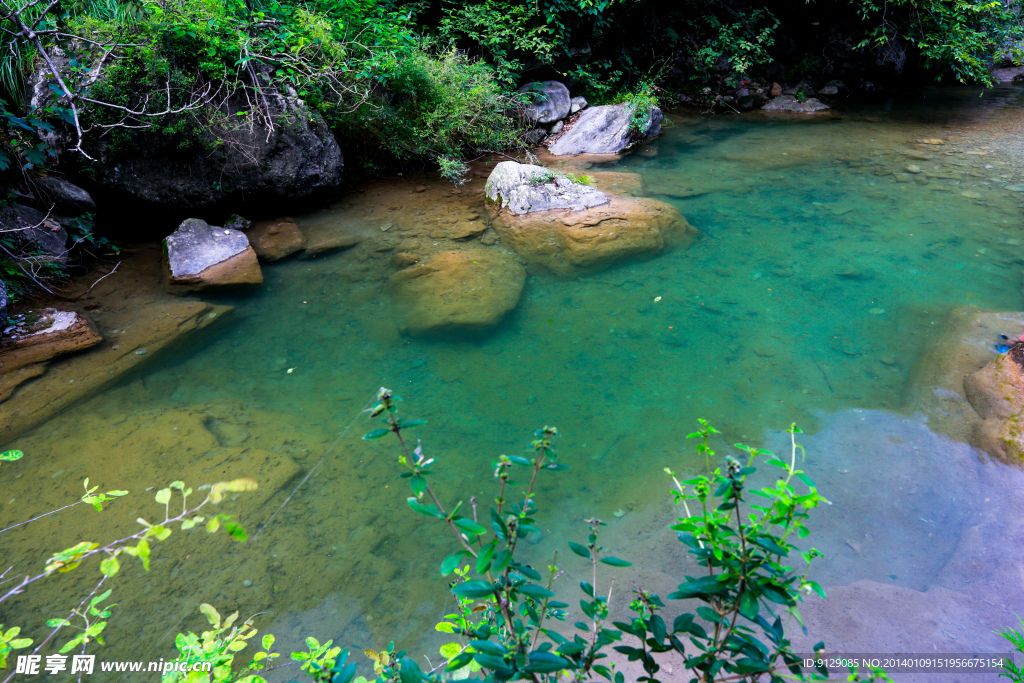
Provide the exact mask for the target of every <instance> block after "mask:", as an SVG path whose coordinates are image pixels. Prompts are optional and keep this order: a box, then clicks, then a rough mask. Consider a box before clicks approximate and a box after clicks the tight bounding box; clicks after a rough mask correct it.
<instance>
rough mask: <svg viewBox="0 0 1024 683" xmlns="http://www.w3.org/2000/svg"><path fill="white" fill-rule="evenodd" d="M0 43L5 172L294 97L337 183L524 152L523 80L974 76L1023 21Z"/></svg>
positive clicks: (46, 29) (334, 1)
mask: <svg viewBox="0 0 1024 683" xmlns="http://www.w3.org/2000/svg"><path fill="white" fill-rule="evenodd" d="M0 35H2V36H3V40H4V49H3V50H2V51H0V99H2V102H0V104H2V106H3V110H2V111H0V115H2V117H3V118H2V125H0V176H3V181H4V184H5V185H6V186H7V187H8V188H18V187H19V186H20V188H21V189H22V191H25V188H26V185H25V181H26V180H27V179H28V178H29V177H31V176H35V175H40V174H43V173H45V172H46V170H47V169H48V168H51V167H52V166H53V165H54V164H56V163H57V156H58V152H60V153H61V155H60V156H61V158H60V160H59V163H60V165H62V166H63V167H64V169H65V170H68V169H74V170H75V171H76V172H77V173H78V174H79V175H82V174H85V175H88V173H89V172H90V165H91V164H94V163H95V160H96V159H104V160H105V162H109V161H110V160H111V159H112V158H114V159H116V158H118V157H119V156H121V157H123V156H125V155H127V156H131V155H132V154H134V153H137V152H138V151H139V150H140V149H143V148H145V149H147V150H150V151H152V150H154V149H158V150H159V154H162V155H167V156H171V155H176V154H177V155H187V154H193V155H195V154H204V153H209V152H211V151H215V150H217V149H218V148H223V147H224V146H225V145H226V144H230V132H231V131H237V130H239V129H240V128H243V127H245V128H248V130H249V131H250V134H252V135H256V134H258V133H259V132H260V131H268V132H269V131H270V130H272V129H273V128H274V126H278V125H282V124H283V123H286V122H287V121H286V117H283V115H282V113H281V105H280V102H282V101H289V102H294V101H296V100H297V99H301V100H302V101H304V102H305V103H306V105H307V106H308V107H309V108H311V109H312V110H314V111H316V112H318V113H319V115H320V116H322V117H323V119H324V121H325V122H326V124H327V126H328V127H329V129H330V133H331V134H333V135H334V136H335V137H336V138H337V139H338V141H339V142H340V143H341V147H342V150H343V152H344V157H345V173H346V176H347V177H348V178H349V179H352V180H356V179H360V178H365V177H367V176H370V175H379V174H382V173H387V172H393V171H396V170H399V169H402V168H407V167H410V166H412V167H419V168H423V167H424V166H430V165H434V166H440V167H441V169H442V171H443V172H444V173H445V175H446V176H448V177H451V178H457V177H459V176H460V174H461V173H462V172H463V171H464V170H465V166H464V160H465V159H468V158H471V157H475V156H478V155H480V154H483V153H486V152H488V151H495V150H508V149H510V148H515V147H517V146H521V145H522V144H523V143H522V138H521V133H522V132H523V128H524V125H523V122H522V121H521V120H519V119H517V116H516V112H517V111H518V108H517V98H518V96H517V94H516V92H515V91H516V88H517V87H518V86H520V85H522V84H523V83H525V82H527V81H532V80H543V79H558V80H561V81H563V82H565V83H566V84H567V85H568V86H569V87H570V89H571V90H572V91H573V93H574V94H582V95H584V96H586V97H587V98H588V100H589V101H590V102H591V103H597V104H599V103H607V102H613V101H622V100H631V101H633V102H643V103H644V104H649V103H652V102H655V101H656V100H658V99H660V100H661V103H662V105H663V106H664V105H671V104H673V103H677V102H678V101H679V100H680V99H683V100H684V101H691V102H692V101H698V102H702V103H705V104H707V105H709V106H711V107H713V106H714V105H715V104H716V102H717V101H716V99H715V97H716V95H718V94H721V93H730V92H733V91H734V90H735V89H736V88H738V87H740V86H742V85H743V84H745V83H748V82H750V81H752V80H753V81H756V82H758V83H760V84H761V85H766V84H769V83H771V82H772V81H778V82H789V83H796V82H797V81H799V80H801V79H806V80H808V81H810V82H812V83H817V84H819V85H820V84H821V83H824V82H825V81H827V80H828V79H832V78H842V79H846V80H848V81H849V84H850V86H851V87H853V88H856V87H858V86H865V85H867V84H868V83H869V82H870V83H871V84H872V85H880V84H883V83H885V82H886V81H889V80H894V79H899V78H903V79H909V80H912V81H917V82H921V81H924V80H940V81H941V80H944V81H946V82H949V81H961V82H987V81H988V80H989V78H990V76H989V70H990V67H991V66H992V65H993V63H994V62H995V61H996V60H1004V61H1005V60H1010V61H1012V60H1014V59H1016V54H1017V50H1016V45H1018V44H1019V42H1020V41H1021V39H1022V28H1021V21H1020V19H1019V15H1018V12H1017V9H1016V8H1015V7H1013V6H1011V5H1009V4H1004V3H1002V2H999V1H989V0H890V1H888V2H879V1H878V0H813V1H812V2H809V3H806V4H805V3H796V4H793V3H785V2H781V1H780V0H767V1H765V2H756V1H753V0H733V1H730V2H710V1H708V0H685V1H684V2H678V3H675V2H665V1H664V0H534V1H533V2H520V1H519V0H462V1H460V2H454V1H452V0H417V1H415V2H413V1H412V0H160V1H159V2H155V1H145V2H139V1H137V0H53V1H52V2H43V1H42V0H19V1H18V2H13V3H4V4H3V9H2V10H0ZM40 72H42V73H47V72H52V73H53V74H55V75H56V78H55V79H53V78H51V82H49V83H48V84H47V83H43V84H42V85H40V83H39V79H38V78H37V79H33V78H32V74H33V73H36V74H39V73H40ZM29 85H33V86H34V88H35V90H34V93H33V96H32V97H30V96H29V94H28V92H27V90H28V86H29ZM47 85H48V88H47ZM154 134H156V138H154ZM154 139H156V140H158V144H155V145H154ZM12 198H13V195H12ZM5 237H6V236H4V235H2V234H0V246H2V247H3V248H4V249H6V250H8V251H10V252H11V253H15V252H17V253H18V254H20V252H18V248H19V247H18V245H16V244H14V243H13V242H11V241H10V240H7V241H5V239H4V238H5ZM37 257H38V255H35V254H27V255H19V256H17V257H16V258H15V257H11V256H10V254H8V255H7V256H4V259H7V260H6V261H4V262H3V264H0V265H2V268H0V270H2V271H3V272H6V273H7V275H8V276H11V277H13V278H14V279H13V280H11V279H10V277H7V278H6V279H7V281H8V283H9V284H12V285H13V289H14V290H15V292H16V291H17V289H18V280H21V281H23V282H27V283H28V284H29V285H31V286H35V285H36V284H37V282H35V281H39V282H41V281H42V280H41V278H43V279H45V278H46V277H49V276H50V275H51V274H50V273H48V272H44V269H41V268H40V267H38V266H33V267H34V268H35V272H34V273H33V274H31V276H30V277H26V274H25V268H24V265H25V263H26V261H24V260H21V261H18V259H25V258H29V259H31V258H37ZM11 258H15V261H17V263H15V265H12V264H11V262H10V260H11ZM44 260H45V259H44ZM0 261H3V259H0ZM47 263H48V265H47V268H50V269H51V270H53V269H55V270H54V272H55V274H57V275H59V274H60V272H62V271H63V268H64V265H63V261H62V262H61V263H53V262H47ZM0 277H5V276H3V275H2V274H0Z"/></svg>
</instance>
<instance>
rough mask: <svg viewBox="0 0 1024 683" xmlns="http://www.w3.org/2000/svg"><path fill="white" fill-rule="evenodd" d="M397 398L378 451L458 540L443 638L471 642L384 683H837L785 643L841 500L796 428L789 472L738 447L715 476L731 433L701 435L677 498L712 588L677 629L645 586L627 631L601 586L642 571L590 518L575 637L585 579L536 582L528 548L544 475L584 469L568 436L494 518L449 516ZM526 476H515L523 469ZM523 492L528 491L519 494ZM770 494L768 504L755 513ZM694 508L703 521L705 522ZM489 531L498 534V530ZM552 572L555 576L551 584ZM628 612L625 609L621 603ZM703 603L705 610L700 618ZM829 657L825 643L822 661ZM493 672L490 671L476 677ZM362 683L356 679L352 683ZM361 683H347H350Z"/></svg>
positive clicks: (385, 668)
mask: <svg viewBox="0 0 1024 683" xmlns="http://www.w3.org/2000/svg"><path fill="white" fill-rule="evenodd" d="M397 400H398V399H397V397H396V396H394V394H393V393H392V392H391V391H390V390H388V389H383V388H382V389H381V390H380V391H379V392H378V395H377V402H376V404H375V405H374V407H373V408H372V409H371V410H370V414H371V416H372V417H381V416H383V421H384V424H385V426H384V427H383V428H379V429H375V430H373V431H371V432H369V433H368V434H366V435H365V436H364V437H363V438H364V439H368V440H372V439H379V438H383V437H386V436H388V435H390V434H394V435H395V438H396V439H397V441H398V443H399V446H400V448H401V454H400V455H399V463H400V464H401V465H402V466H403V467H404V468H405V470H406V471H405V472H403V473H402V475H401V476H402V477H403V478H405V479H408V480H409V484H410V488H411V490H412V494H413V495H412V496H410V497H409V498H408V499H407V502H408V504H409V506H410V508H412V509H413V510H414V511H415V512H417V513H419V514H422V515H424V516H427V517H430V518H432V519H436V520H437V521H438V522H440V523H441V524H442V525H444V526H445V527H446V528H447V529H448V532H449V533H451V534H452V536H453V538H454V539H455V542H456V544H457V548H458V549H457V550H456V552H455V553H453V554H451V555H449V556H448V557H446V558H445V559H444V561H443V562H442V563H441V573H442V575H445V576H447V575H451V574H453V573H454V574H455V575H456V579H455V580H454V581H453V582H452V584H451V591H452V593H453V594H454V596H455V598H456V603H457V605H458V609H457V611H456V612H454V613H452V614H449V615H447V616H446V617H445V619H444V621H442V622H441V623H440V624H439V625H438V630H441V631H444V632H446V633H450V634H452V635H453V636H456V637H457V638H459V640H458V642H456V643H451V644H449V645H447V646H445V649H443V650H442V652H443V654H444V655H445V658H446V661H445V662H444V663H442V664H441V665H440V666H437V667H434V668H433V669H431V670H429V671H424V670H422V669H421V668H420V666H419V665H418V664H417V663H416V662H415V661H414V660H412V659H411V658H410V657H408V656H407V655H404V654H403V653H398V654H395V655H394V656H391V657H389V658H388V659H387V661H386V665H384V664H383V663H382V661H380V660H378V661H377V662H376V666H375V672H376V673H377V675H378V679H377V680H378V681H382V682H387V683H398V682H399V681H401V683H412V682H418V681H430V682H436V681H440V680H442V678H441V677H442V675H443V673H442V671H441V670H442V669H443V670H444V672H447V673H449V674H452V673H455V672H458V676H459V677H460V678H461V677H466V676H471V675H472V674H473V673H477V674H478V676H477V677H476V680H488V681H490V680H494V681H507V680H528V681H535V682H537V683H540V682H541V681H550V682H552V683H553V682H554V681H555V680H556V679H557V680H571V681H585V680H593V679H594V678H595V677H600V678H604V679H606V680H608V681H611V682H612V683H622V681H624V676H623V674H622V672H621V671H616V670H615V666H614V664H609V662H608V661H607V658H608V655H609V652H608V651H609V650H614V651H616V652H618V653H619V654H620V655H625V656H626V658H627V659H628V660H630V661H638V662H640V663H641V665H642V666H643V668H644V671H645V672H646V675H645V676H644V677H643V678H641V679H640V680H643V681H647V682H649V683H657V682H658V681H659V680H660V679H659V678H658V677H657V676H658V673H659V672H660V671H661V663H660V662H659V659H660V658H661V656H663V655H664V654H666V653H669V652H675V653H677V654H679V655H681V656H682V657H684V660H685V665H686V668H687V670H688V671H689V672H690V674H691V675H693V676H694V678H693V679H692V680H696V681H701V682H708V683H709V682H711V681H750V682H753V681H759V680H765V677H768V678H769V679H770V680H773V681H776V680H778V681H781V680H783V679H784V678H785V679H791V680H823V678H822V677H823V676H826V675H827V672H826V671H825V670H824V669H821V670H811V671H804V669H803V668H802V666H801V664H802V662H801V660H800V659H799V658H798V657H797V656H796V655H795V654H794V652H793V650H792V645H791V643H790V641H789V640H788V639H787V638H786V637H785V624H784V622H783V619H784V618H790V617H791V618H795V619H796V620H797V621H799V620H800V614H799V609H798V607H799V604H800V602H801V601H802V600H803V599H804V597H805V596H808V595H811V594H817V595H819V596H821V597H822V598H824V595H825V594H824V591H823V590H822V588H821V586H819V585H818V584H817V583H815V582H814V581H811V580H809V579H808V571H809V569H810V566H811V563H812V562H813V561H814V560H815V559H817V558H818V557H820V556H821V553H820V552H818V551H817V550H815V549H813V548H811V549H809V550H807V551H801V550H800V549H799V548H798V547H797V546H796V545H795V540H796V539H803V538H805V537H806V536H807V535H808V534H809V533H810V532H809V530H808V528H807V525H806V523H807V521H808V520H809V518H810V514H811V511H812V510H814V509H815V508H817V507H818V506H819V505H821V504H823V503H827V501H826V500H825V499H824V498H823V497H822V496H821V495H820V494H819V493H818V491H817V489H816V487H815V485H814V482H813V481H812V480H811V479H810V477H808V476H807V474H806V473H805V472H803V471H802V470H799V469H797V467H796V462H797V460H796V454H797V451H798V450H801V447H800V445H799V444H798V443H797V442H796V434H798V433H799V431H800V430H799V429H797V428H796V427H795V425H794V426H792V427H791V428H790V430H789V434H790V436H791V449H790V451H791V452H790V457H789V459H788V462H786V461H784V460H782V459H779V458H776V457H775V456H774V455H773V454H772V453H770V452H769V451H767V450H764V449H758V448H753V447H749V446H745V445H742V444H737V446H736V448H737V450H738V451H739V452H740V453H741V454H742V455H743V461H740V460H739V459H737V458H735V457H732V456H730V457H727V458H726V461H725V465H724V468H723V467H717V468H716V469H714V470H713V471H710V464H711V458H712V456H714V455H715V452H714V450H713V449H712V448H711V447H710V445H709V440H710V438H711V437H712V435H714V434H718V431H717V430H715V429H714V427H712V426H711V425H709V424H708V423H707V422H706V421H703V420H702V421H701V423H700V424H701V429H700V430H699V431H697V432H695V433H693V434H691V435H690V436H691V437H694V438H700V439H701V441H700V444H699V445H698V452H700V453H702V454H703V455H705V457H706V459H707V464H708V466H709V473H708V474H706V475H702V476H699V477H696V478H693V479H688V480H686V481H682V482H680V481H679V480H678V479H677V478H676V477H675V475H674V474H673V473H672V472H671V471H669V474H670V475H671V476H672V478H673V481H674V482H675V485H676V490H675V491H674V494H675V496H676V501H677V503H679V504H681V505H682V506H683V509H684V510H685V511H686V514H685V516H683V517H680V518H679V520H678V523H677V524H676V525H674V526H673V527H672V529H673V530H675V531H676V532H677V536H678V538H679V540H680V541H681V542H682V543H683V544H684V545H685V546H686V547H687V548H688V551H689V553H690V555H691V556H692V557H693V559H694V561H695V564H694V567H695V569H696V570H697V571H696V572H695V573H696V574H699V576H689V575H687V576H685V577H684V580H683V582H682V583H680V584H679V587H678V590H677V591H675V592H673V593H670V594H669V595H668V596H666V598H665V600H670V601H675V600H678V601H685V602H684V603H683V605H684V613H683V614H680V615H679V616H677V617H675V618H674V620H673V621H672V623H671V625H670V624H668V622H667V621H666V620H665V617H664V616H663V613H664V611H665V609H666V603H665V600H663V599H662V598H661V597H660V596H658V595H656V594H654V593H652V592H650V591H647V590H645V589H644V588H643V587H638V588H636V589H634V590H633V591H632V597H631V599H630V602H629V611H630V612H631V613H632V615H633V616H632V618H631V619H630V620H628V621H611V620H610V616H609V615H610V614H611V607H612V603H613V600H614V599H615V598H616V597H617V596H618V593H617V592H616V591H615V590H614V584H615V582H614V580H611V581H608V583H607V585H599V579H600V578H601V577H600V576H599V574H598V565H599V564H600V565H606V566H609V567H613V568H623V569H624V568H628V567H630V566H631V563H630V562H628V561H627V560H624V559H620V558H618V557H615V556H613V555H610V554H608V553H606V552H605V550H604V548H603V547H602V546H601V545H600V544H599V534H600V530H601V529H602V528H603V527H604V526H605V523H604V522H602V521H601V520H600V519H597V518H591V519H587V520H585V521H586V524H587V529H588V532H587V535H586V539H585V542H584V543H576V542H569V543H568V548H569V550H570V552H572V553H573V554H574V555H576V556H578V557H580V558H582V559H584V560H586V561H587V563H588V566H587V569H586V572H585V574H584V576H585V577H586V578H584V579H583V580H582V581H580V583H579V590H580V591H581V592H582V593H583V599H582V600H581V601H580V603H579V604H580V610H581V611H582V613H583V615H584V616H585V618H586V620H584V621H578V622H576V623H575V625H574V627H573V629H569V628H567V627H565V626H560V625H559V624H560V623H562V622H565V621H566V618H567V615H568V610H569V609H570V606H569V603H568V602H565V601H563V600H560V599H559V596H558V595H557V593H556V588H558V587H559V585H558V581H559V579H561V578H562V577H563V576H564V575H565V574H566V573H567V572H569V571H575V570H573V569H572V568H571V567H562V566H560V565H559V564H558V554H557V553H555V554H554V556H553V557H552V560H551V562H550V563H549V564H548V565H547V566H546V567H542V568H536V567H534V566H532V565H531V564H529V563H527V562H523V561H522V560H521V559H520V558H519V554H520V553H519V552H518V551H519V542H520V540H522V539H523V538H524V537H526V536H527V535H529V534H530V533H533V532H535V531H536V530H537V526H536V524H537V522H536V519H537V517H536V516H537V514H538V512H539V508H538V505H537V501H536V495H535V488H536V484H537V479H538V477H539V476H541V475H542V474H544V475H546V474H547V473H553V472H559V471H564V470H567V469H568V466H567V465H565V464H564V463H562V462H560V460H559V459H558V456H557V454H556V452H555V450H554V448H553V442H554V440H555V439H556V438H557V437H558V435H559V433H558V430H557V429H556V428H554V427H544V428H542V429H540V430H538V431H537V432H536V433H535V434H534V440H533V441H532V442H531V444H530V448H529V451H528V455H502V456H499V457H498V458H497V459H496V460H494V461H493V463H492V471H493V473H494V477H495V479H496V480H497V495H496V497H495V498H494V500H493V502H492V504H491V505H490V506H488V509H484V507H483V506H482V505H478V502H477V500H476V498H470V499H469V504H468V508H469V509H468V510H466V509H465V508H466V506H465V505H464V501H459V502H458V503H455V504H454V505H451V506H447V505H445V504H444V502H443V501H442V497H441V496H440V495H439V494H438V492H437V491H435V489H434V488H433V487H432V486H431V485H430V484H429V483H428V479H429V477H430V476H431V475H432V474H433V472H434V469H435V468H436V467H437V465H438V460H437V458H435V457H430V456H428V455H427V454H426V453H425V451H424V447H423V445H422V444H417V445H415V446H414V447H410V444H409V442H408V441H407V438H406V436H405V435H404V431H405V430H406V429H409V428H412V427H416V426H419V425H421V424H423V421H422V420H411V419H407V418H404V417H399V416H398V406H397V403H396V402H397ZM762 460H763V463H764V465H766V466H767V467H769V468H772V469H771V470H770V471H777V472H776V474H775V480H774V483H773V484H772V485H770V486H766V487H763V488H760V489H751V488H750V481H749V480H750V477H751V476H753V475H754V474H755V473H756V472H757V468H755V466H754V465H755V462H758V463H760V461H762ZM520 468H522V470H525V471H524V473H523V476H522V477H514V476H513V475H514V472H515V471H516V470H519V469H520ZM516 479H520V480H521V481H522V482H523V483H524V488H521V489H519V491H518V493H516V490H517V488H519V487H518V486H517V485H516V483H515V481H516ZM752 495H753V496H756V497H757V499H758V502H757V503H751V502H748V496H752ZM691 504H693V509H691ZM485 524H486V525H487V526H485ZM542 570H543V571H542ZM620 599H622V598H620ZM694 604H696V605H697V606H696V609H694V610H693V611H685V610H686V608H687V607H690V606H692V605H694ZM822 648H824V644H823V643H819V645H818V649H819V650H820V649H822ZM477 668H479V671H478V672H475V671H474V670H475V669H477ZM352 675H353V676H354V671H353V672H352ZM350 679H351V676H350V677H349V678H346V679H342V680H340V683H348V681H349V680H350ZM849 680H889V679H888V677H887V676H886V675H885V674H884V672H881V671H878V670H872V671H870V672H867V673H865V674H860V673H857V672H853V673H852V674H851V677H850V679H849Z"/></svg>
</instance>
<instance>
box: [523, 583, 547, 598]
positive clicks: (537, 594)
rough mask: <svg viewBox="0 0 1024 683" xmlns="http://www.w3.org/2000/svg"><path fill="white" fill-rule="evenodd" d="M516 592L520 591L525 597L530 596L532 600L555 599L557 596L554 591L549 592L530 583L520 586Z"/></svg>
mask: <svg viewBox="0 0 1024 683" xmlns="http://www.w3.org/2000/svg"><path fill="white" fill-rule="evenodd" d="M516 590H518V591H519V592H520V593H522V594H523V595H529V596H530V597H531V598H553V597H555V594H554V593H553V592H552V591H549V590H548V589H547V588H544V587H543V586H538V585H537V584H535V583H528V584H525V585H523V586H519V588H517V589H516Z"/></svg>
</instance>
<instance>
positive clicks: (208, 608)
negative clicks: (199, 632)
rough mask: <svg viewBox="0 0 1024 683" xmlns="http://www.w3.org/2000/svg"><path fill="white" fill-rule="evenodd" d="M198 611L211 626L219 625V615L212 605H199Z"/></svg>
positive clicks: (205, 603)
mask: <svg viewBox="0 0 1024 683" xmlns="http://www.w3.org/2000/svg"><path fill="white" fill-rule="evenodd" d="M199 611H200V612H202V613H203V614H204V615H206V619H207V621H209V622H210V625H211V626H217V624H219V623H220V613H219V612H218V611H217V610H216V609H215V608H214V606H213V605H211V604H209V603H207V602H204V603H203V604H201V605H199Z"/></svg>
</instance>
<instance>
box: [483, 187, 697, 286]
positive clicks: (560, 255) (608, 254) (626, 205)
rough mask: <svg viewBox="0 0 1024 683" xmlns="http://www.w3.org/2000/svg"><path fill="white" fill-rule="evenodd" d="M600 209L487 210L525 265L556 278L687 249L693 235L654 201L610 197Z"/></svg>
mask: <svg viewBox="0 0 1024 683" xmlns="http://www.w3.org/2000/svg"><path fill="white" fill-rule="evenodd" d="M609 200H610V201H609V202H608V203H607V204H605V205H602V206H597V207H593V208H589V209H586V210H585V211H578V212H574V213H562V212H555V211H548V212H541V213H530V214H527V215H516V214H513V213H511V212H508V211H502V210H499V209H497V207H492V211H493V225H494V229H495V230H496V231H497V232H498V234H499V235H500V236H501V239H502V241H503V242H504V243H505V244H507V245H508V246H510V247H511V248H512V249H514V250H515V251H516V253H518V254H519V255H520V256H522V257H523V258H524V259H525V260H526V261H527V262H529V263H535V264H537V265H540V266H543V267H545V268H547V269H548V270H550V271H552V272H554V273H556V274H558V275H562V276H574V275H578V274H581V273H586V272H593V271H596V270H600V269H601V268H604V267H607V266H608V265H610V264H611V263H614V262H615V261H618V260H621V259H623V258H627V257H629V256H634V255H637V254H643V253H652V252H657V251H659V250H661V249H662V248H664V247H665V245H666V244H668V243H675V244H679V245H688V244H689V243H690V242H691V241H692V240H693V239H694V237H695V236H696V234H697V231H696V230H695V229H694V228H693V226H691V225H690V224H689V223H687V222H686V219H685V218H683V216H682V214H680V213H679V210H678V209H676V208H675V207H674V206H672V205H671V204H666V203H665V202H661V201H658V200H657V199H644V198H623V197H610V198H609Z"/></svg>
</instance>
